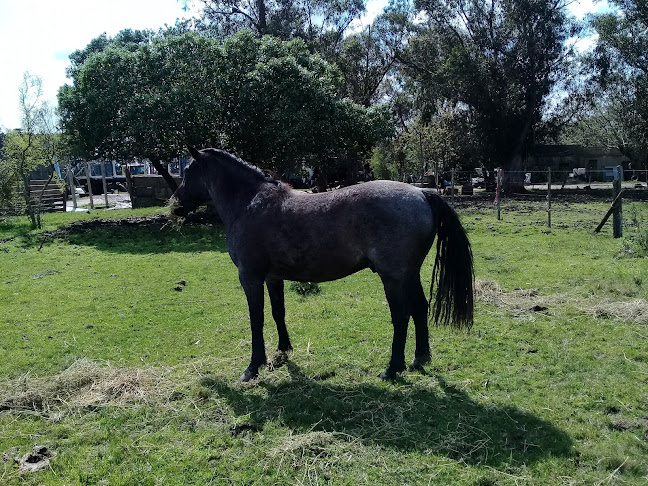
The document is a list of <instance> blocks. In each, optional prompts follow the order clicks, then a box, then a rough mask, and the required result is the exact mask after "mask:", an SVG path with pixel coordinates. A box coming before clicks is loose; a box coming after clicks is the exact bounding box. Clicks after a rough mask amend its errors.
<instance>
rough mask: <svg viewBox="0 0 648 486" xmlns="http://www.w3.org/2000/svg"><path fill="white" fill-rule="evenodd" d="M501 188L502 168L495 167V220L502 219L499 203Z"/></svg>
mask: <svg viewBox="0 0 648 486" xmlns="http://www.w3.org/2000/svg"><path fill="white" fill-rule="evenodd" d="M501 188H502V169H497V187H496V189H495V202H496V203H497V221H499V220H500V219H502V213H501V210H502V205H501V199H502V198H501V197H500V190H501Z"/></svg>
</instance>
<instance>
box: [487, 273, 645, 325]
mask: <svg viewBox="0 0 648 486" xmlns="http://www.w3.org/2000/svg"><path fill="white" fill-rule="evenodd" d="M475 298H476V299H477V300H480V301H482V302H485V303H487V304H491V305H493V306H495V307H503V308H505V309H508V310H509V311H510V312H511V313H512V314H513V315H515V316H516V317H521V316H523V315H525V316H527V317H528V316H530V315H531V314H533V313H534V312H545V311H548V310H549V308H551V307H554V306H556V305H557V304H567V305H569V306H571V307H573V308H576V309H578V310H579V311H580V312H583V313H584V314H587V315H589V316H592V317H594V318H595V319H613V320H615V321H626V322H632V323H635V324H648V302H647V301H645V300H644V299H636V300H633V301H629V302H601V301H600V299H598V300H596V301H593V300H592V299H579V298H575V297H574V296H569V295H549V296H540V295H538V291H537V290H536V289H515V290H512V291H511V292H504V291H503V290H502V289H501V288H500V286H499V285H498V283H497V282H495V281H494V280H477V281H476V282H475Z"/></svg>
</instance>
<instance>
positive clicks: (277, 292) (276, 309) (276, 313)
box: [266, 278, 293, 353]
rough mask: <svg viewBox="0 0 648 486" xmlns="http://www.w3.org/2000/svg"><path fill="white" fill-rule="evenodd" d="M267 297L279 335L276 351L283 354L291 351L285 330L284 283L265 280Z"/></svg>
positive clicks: (278, 280)
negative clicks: (268, 297)
mask: <svg viewBox="0 0 648 486" xmlns="http://www.w3.org/2000/svg"><path fill="white" fill-rule="evenodd" d="M266 286H267V287H268V295H269V296H270V305H271V306H272V318H273V319H274V321H275V324H277V334H278V335H279V344H278V345H277V351H281V352H283V353H285V352H287V351H290V350H292V348H293V347H292V344H290V336H288V330H287V329H286V306H285V302H284V281H283V280H280V279H271V278H268V279H266Z"/></svg>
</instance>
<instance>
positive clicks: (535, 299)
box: [475, 280, 548, 316]
mask: <svg viewBox="0 0 648 486" xmlns="http://www.w3.org/2000/svg"><path fill="white" fill-rule="evenodd" d="M475 298H476V299H477V300H480V301H482V302H485V303H487V304H491V305H493V306H495V307H504V308H506V309H508V310H509V311H511V312H512V313H513V314H514V315H516V316H520V315H522V314H529V313H533V312H542V311H546V310H548V307H547V305H548V302H547V300H548V299H547V298H546V297H542V298H541V297H539V296H538V291H537V290H536V289H515V290H513V291H511V292H504V291H502V289H501V288H500V286H499V284H498V283H497V282H495V281H494V280H476V281H475Z"/></svg>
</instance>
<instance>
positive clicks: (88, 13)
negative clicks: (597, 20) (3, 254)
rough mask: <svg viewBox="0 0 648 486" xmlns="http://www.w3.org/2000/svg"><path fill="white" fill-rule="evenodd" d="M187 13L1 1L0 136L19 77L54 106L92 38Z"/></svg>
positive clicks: (11, 113) (9, 122) (12, 112)
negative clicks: (38, 83) (37, 81)
mask: <svg viewBox="0 0 648 486" xmlns="http://www.w3.org/2000/svg"><path fill="white" fill-rule="evenodd" d="M386 3H387V0H369V1H368V4H367V14H366V16H365V17H364V18H363V19H362V21H361V22H360V23H361V25H369V24H370V23H371V20H372V19H373V18H374V17H375V16H376V15H378V14H379V13H380V11H381V10H382V6H383V5H385V4H386ZM605 4H606V2H605V1H596V0H575V1H574V2H573V3H572V4H571V5H570V9H571V11H572V13H573V14H574V15H575V16H576V17H577V18H583V17H584V16H585V15H586V14H587V13H589V12H593V11H596V10H598V9H601V8H605ZM189 15H190V13H186V12H184V11H183V10H182V3H181V2H179V1H178V0H0V130H7V129H13V128H18V127H19V126H20V110H19V107H18V86H19V85H20V83H21V80H22V77H23V73H24V72H26V71H28V72H29V73H30V74H32V75H36V76H40V77H41V78H42V80H43V94H44V99H45V100H46V101H48V102H49V103H51V104H52V105H56V93H57V92H58V89H59V87H60V86H62V85H63V84H66V83H70V82H71V81H70V80H69V79H67V78H66V77H65V69H66V67H67V66H69V64H70V62H69V59H68V56H69V55H70V54H71V53H72V52H74V51H75V50H77V49H83V48H84V47H85V46H86V45H87V44H88V42H90V41H91V40H92V39H94V38H95V37H98V36H100V35H101V34H102V33H104V32H105V33H106V34H107V35H108V36H114V35H115V34H117V33H118V32H119V31H120V30H122V29H127V28H130V29H146V28H151V29H158V28H159V27H163V26H164V25H165V24H166V25H173V24H175V22H176V19H178V18H185V17H187V16H189Z"/></svg>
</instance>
